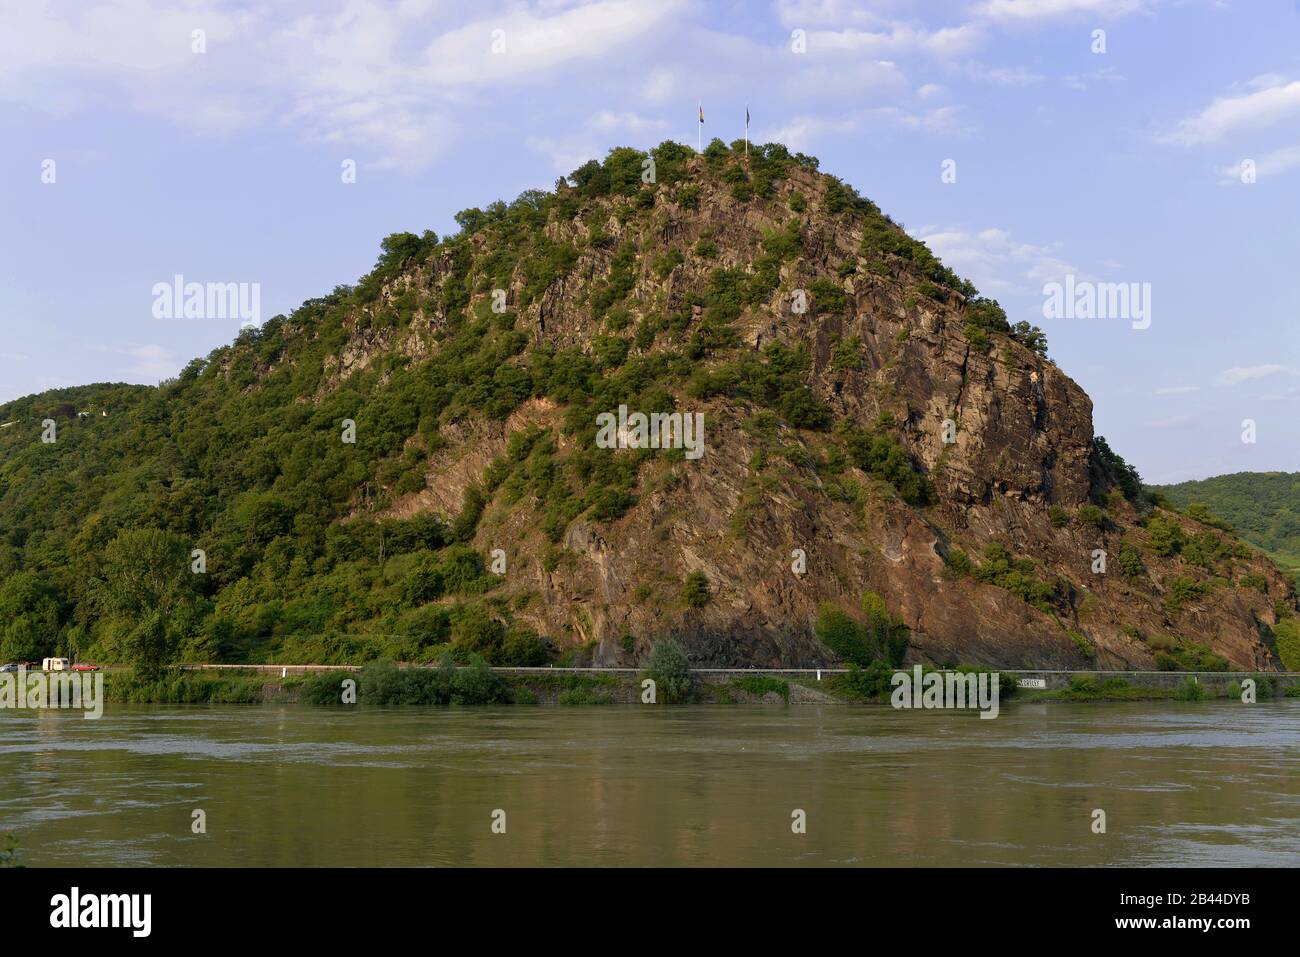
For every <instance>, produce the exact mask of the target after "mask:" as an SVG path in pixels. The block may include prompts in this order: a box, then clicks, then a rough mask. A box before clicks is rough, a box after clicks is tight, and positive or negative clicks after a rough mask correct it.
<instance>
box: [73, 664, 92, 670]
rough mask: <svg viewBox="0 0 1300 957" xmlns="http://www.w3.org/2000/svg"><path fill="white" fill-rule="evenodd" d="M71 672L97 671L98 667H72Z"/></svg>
mask: <svg viewBox="0 0 1300 957" xmlns="http://www.w3.org/2000/svg"><path fill="white" fill-rule="evenodd" d="M72 670H73V671H98V670H99V665H73V666H72Z"/></svg>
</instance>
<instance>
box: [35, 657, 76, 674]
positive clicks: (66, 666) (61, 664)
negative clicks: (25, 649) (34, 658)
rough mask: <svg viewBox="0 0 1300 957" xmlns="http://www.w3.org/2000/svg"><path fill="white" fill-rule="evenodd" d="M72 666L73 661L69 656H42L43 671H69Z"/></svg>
mask: <svg viewBox="0 0 1300 957" xmlns="http://www.w3.org/2000/svg"><path fill="white" fill-rule="evenodd" d="M71 668H72V662H71V661H69V660H68V659H67V658H42V659H41V670H42V671H68V670H70V669H71Z"/></svg>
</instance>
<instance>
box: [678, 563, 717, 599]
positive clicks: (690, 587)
mask: <svg viewBox="0 0 1300 957" xmlns="http://www.w3.org/2000/svg"><path fill="white" fill-rule="evenodd" d="M712 600H713V592H712V591H711V590H710V588H709V579H708V577H707V576H705V574H704V572H702V571H698V570H697V571H693V572H691V573H690V574H689V575H687V576H686V582H685V583H684V584H683V585H682V601H683V602H685V603H686V604H687V605H688V606H690V607H691V608H703V607H704V606H705V605H707V604H708V603H709V602H710V601H712Z"/></svg>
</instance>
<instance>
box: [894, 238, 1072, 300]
mask: <svg viewBox="0 0 1300 957" xmlns="http://www.w3.org/2000/svg"><path fill="white" fill-rule="evenodd" d="M916 238H917V239H920V240H921V241H922V242H924V243H925V244H926V245H927V246H929V247H930V248H931V249H932V250H934V253H935V255H936V256H938V257H939V258H940V259H942V260H943V262H944V264H945V265H946V266H948V267H950V268H951V269H952V270H953V271H955V272H956V273H957V274H958V275H960V276H966V277H968V278H969V279H970V280H971V281H972V282H974V283H975V285H976V286H977V287H978V288H980V289H982V290H983V291H984V292H985V293H986V294H992V293H995V292H1011V291H1015V292H1021V293H1032V294H1034V295H1038V294H1041V293H1042V288H1043V285H1044V283H1048V282H1053V281H1061V280H1062V279H1063V278H1064V277H1065V276H1066V275H1067V274H1073V275H1074V276H1075V277H1076V278H1082V277H1083V274H1082V273H1081V271H1080V270H1078V269H1076V268H1075V267H1074V266H1073V265H1071V264H1070V263H1069V262H1066V261H1065V260H1063V259H1061V258H1060V255H1059V249H1058V246H1059V244H1057V245H1052V246H1044V245H1037V244H1034V243H1023V242H1018V241H1016V240H1014V239H1012V237H1011V234H1010V233H1008V232H1007V231H1006V230H1002V229H985V230H981V231H980V232H977V233H972V232H969V231H967V230H964V229H960V228H956V227H943V228H940V227H926V228H923V229H921V230H919V231H917V233H916Z"/></svg>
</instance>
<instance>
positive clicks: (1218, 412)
mask: <svg viewBox="0 0 1300 957" xmlns="http://www.w3.org/2000/svg"><path fill="white" fill-rule="evenodd" d="M0 11H3V12H2V13H0V19H2V20H3V25H4V29H3V30H0V64H2V65H3V66H0V130H3V136H2V137H0V144H2V145H0V183H2V184H3V189H2V191H0V209H3V211H4V215H3V217H0V262H2V263H3V267H2V268H0V323H2V325H0V332H2V333H3V335H2V336H0V401H5V400H8V399H12V398H15V397H17V396H21V395H25V394H28V393H31V392H36V391H42V390H44V389H48V388H53V387H57V386H63V385H73V384H80V383H85V382H93V381H105V380H108V381H131V382H143V383H150V384H152V383H156V382H157V381H158V380H159V379H161V378H164V377H166V376H170V375H174V374H175V373H176V372H177V371H178V370H179V369H180V367H181V366H182V365H184V363H185V362H186V361H188V360H189V359H190V358H192V357H194V356H198V355H205V354H206V353H207V352H209V351H210V350H211V349H212V348H213V347H215V346H217V345H220V344H222V343H224V342H227V341H229V340H230V339H231V338H233V336H234V335H235V334H236V333H237V331H238V322H237V321H229V320H225V321H223V320H215V319H188V320H187V319H157V318H154V316H153V313H152V305H153V295H152V292H151V290H152V287H153V285H154V284H155V283H158V282H170V281H171V278H172V277H173V276H174V275H175V274H177V273H179V274H182V275H184V276H185V278H186V279H187V280H192V281H199V282H248V283H253V282H256V283H259V284H260V288H261V313H262V317H263V318H266V317H269V316H272V315H274V314H276V313H279V312H289V311H290V310H292V309H293V308H294V307H295V306H297V305H298V304H299V303H300V302H302V301H303V300H304V299H307V298H312V297H315V296H319V295H323V294H324V293H326V292H328V291H329V290H331V289H332V288H333V287H334V286H335V285H337V284H339V283H343V282H352V281H355V279H356V278H357V277H358V276H360V275H361V274H362V273H364V272H365V271H366V270H367V269H368V268H369V267H370V266H371V265H372V264H373V262H374V260H375V257H376V255H377V253H378V246H379V240H380V239H381V238H382V237H383V236H385V235H387V234H388V233H391V232H395V231H399V230H412V231H417V232H418V231H422V230H424V229H427V228H431V229H434V230H435V231H437V232H438V233H439V234H443V233H446V232H450V231H454V229H455V226H454V223H453V221H452V215H453V214H454V213H455V212H456V211H457V210H458V209H461V208H464V207H467V206H482V205H485V204H486V203H488V202H490V201H492V200H493V199H496V198H505V199H510V198H513V197H514V196H515V195H516V194H517V193H518V192H520V191H521V190H524V189H527V188H533V187H549V186H551V185H552V184H553V183H554V181H555V179H556V177H557V176H559V175H561V174H562V173H566V172H568V171H570V170H572V169H573V168H574V167H576V166H578V165H579V164H580V163H581V162H582V161H584V160H585V159H587V158H590V157H593V156H594V157H600V156H603V155H604V153H605V151H606V150H607V149H608V148H609V147H611V146H614V145H632V146H640V147H645V146H650V145H653V144H655V143H658V142H660V141H662V140H664V139H678V140H681V141H683V142H687V143H691V144H694V142H695V135H696V122H695V120H696V104H697V102H699V101H703V104H704V110H705V120H706V123H705V127H704V136H705V139H706V140H707V139H708V138H709V137H711V136H721V137H722V138H723V139H724V140H727V141H730V140H732V139H734V138H737V137H739V136H740V135H741V133H742V127H743V117H744V109H745V106H746V104H748V106H749V109H750V112H751V114H752V118H753V119H752V125H751V138H752V139H754V140H757V141H759V142H766V141H770V140H777V141H781V142H784V143H786V144H787V145H789V146H790V147H791V148H792V149H798V150H803V151H804V152H809V153H812V154H814V155H816V156H818V157H819V158H820V159H821V163H822V167H821V168H822V169H823V170H824V171H827V172H831V173H835V174H836V175H839V176H841V177H843V178H844V179H845V180H847V181H848V182H850V183H852V184H853V185H854V186H856V187H857V188H858V189H859V191H860V192H862V193H863V194H864V195H866V196H868V197H870V198H871V199H873V200H875V201H876V202H877V203H879V204H880V206H881V207H882V208H883V209H884V210H885V211H887V212H889V213H890V214H891V215H892V216H894V218H895V219H896V220H898V221H900V222H902V223H903V224H904V225H905V226H906V227H907V229H908V230H909V232H911V233H913V234H914V235H916V236H919V237H920V238H923V239H925V240H926V241H927V242H929V243H930V244H931V245H932V247H933V248H934V249H935V250H936V252H937V253H938V254H939V255H940V256H941V257H942V258H943V259H944V261H945V262H946V263H947V264H948V265H950V266H952V267H953V268H954V269H956V270H957V271H958V272H959V273H961V274H963V275H966V276H969V277H970V278H971V279H972V280H973V281H974V282H975V283H976V284H977V285H978V286H979V287H980V288H981V290H983V291H984V292H985V293H986V294H987V295H990V296H993V297H994V298H997V299H999V300H1000V301H1001V302H1002V303H1003V305H1004V306H1005V307H1006V309H1007V312H1008V314H1009V316H1010V317H1011V319H1012V320H1013V321H1015V320H1018V319H1027V320H1029V321H1030V322H1034V323H1036V324H1038V325H1040V326H1042V327H1043V328H1044V330H1045V331H1046V333H1047V335H1048V338H1049V342H1050V354H1051V355H1052V357H1053V358H1054V359H1055V360H1056V361H1057V362H1058V363H1059V364H1060V366H1061V367H1062V368H1063V369H1064V370H1065V371H1066V372H1067V373H1068V374H1070V375H1071V376H1073V377H1074V378H1075V379H1076V380H1077V381H1079V382H1080V383H1081V384H1082V385H1083V386H1084V388H1085V389H1087V391H1088V392H1089V394H1090V395H1091V396H1092V398H1093V400H1094V403H1095V408H1094V417H1095V425H1096V429H1097V431H1098V432H1099V433H1100V434H1103V435H1105V436H1107V437H1108V439H1109V440H1110V442H1111V444H1112V446H1113V447H1114V448H1116V449H1117V450H1118V451H1119V452H1120V453H1121V454H1123V455H1124V456H1125V457H1127V458H1128V459H1129V460H1130V461H1132V462H1134V463H1135V464H1136V465H1137V466H1138V468H1139V469H1140V471H1141V472H1142V474H1143V476H1144V477H1146V478H1147V479H1148V480H1150V481H1178V480H1182V479H1186V478H1197V477H1203V476H1206V475H1212V474H1217V473H1221V472H1231V471H1242V470H1256V469H1287V470H1295V469H1300V332H1298V331H1297V328H1298V326H1300V283H1297V281H1296V280H1297V276H1300V258H1298V256H1300V2H1297V0H1234V2H1215V0H1163V2H1162V0H962V2H926V3H905V2H892V0H873V2H860V3H849V2H839V0H788V2H777V3H735V4H726V3H711V4H704V3H695V2H690V0H596V2H590V3H583V2H569V0H543V2H535V3H522V2H513V3H495V2H492V0H483V2H476V3H472V4H471V3H466V4H450V3H441V2H436V0H406V2H399V3H378V2H368V0H353V2H347V0H342V2H340V0H316V2H302V3H296V2H284V3H221V2H215V0H201V2H194V3H176V2H173V3H163V2H160V0H121V2H101V0H81V2H75V3H54V2H41V0H3V2H0ZM195 30H202V31H203V40H204V50H203V52H195V49H194V46H195V40H194V31H195ZM1098 30H1102V31H1104V43H1105V51H1104V52H1093V51H1094V47H1096V46H1098V42H1097V35H1096V33H1095V31H1098ZM494 31H500V32H499V33H498V32H494ZM795 31H801V33H798V34H796V33H795ZM800 39H801V40H802V46H803V47H804V52H796V49H795V48H796V47H798V46H800V45H801V44H800V42H799V41H800ZM494 44H495V46H496V47H497V49H496V50H494V49H493V47H494ZM46 160H53V161H54V167H53V169H54V182H52V183H49V182H43V181H42V173H43V170H46V169H48V167H46V166H43V164H44V163H45V161H46ZM346 160H353V161H355V163H356V169H357V176H356V182H355V183H344V182H343V181H342V180H343V177H342V176H341V168H342V164H343V163H344V161H346ZM945 160H953V161H954V162H955V164H956V166H955V168H956V181H955V182H943V180H942V177H941V170H942V164H943V163H944V161H945ZM1246 160H1250V161H1251V162H1252V163H1253V167H1254V170H1255V176H1254V180H1255V181H1254V182H1250V183H1246V182H1243V181H1242V178H1243V177H1242V170H1243V169H1245V168H1246V167H1244V166H1243V165H1242V164H1243V161H1246ZM46 178H48V176H46ZM1066 274H1072V275H1074V276H1076V277H1077V278H1078V279H1080V280H1084V281H1098V282H1137V283H1150V284H1151V324H1150V327H1149V328H1146V329H1134V328H1132V324H1131V323H1130V322H1128V321H1125V320H1122V319H1079V318H1075V319H1052V320H1049V319H1044V318H1043V314H1042V308H1043V300H1044V296H1043V285H1044V283H1046V282H1050V281H1060V280H1061V279H1062V278H1063V277H1064V275H1066ZM1246 419H1250V420H1253V421H1254V423H1255V430H1256V441H1255V442H1253V443H1248V442H1243V441H1242V423H1243V420H1246Z"/></svg>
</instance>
